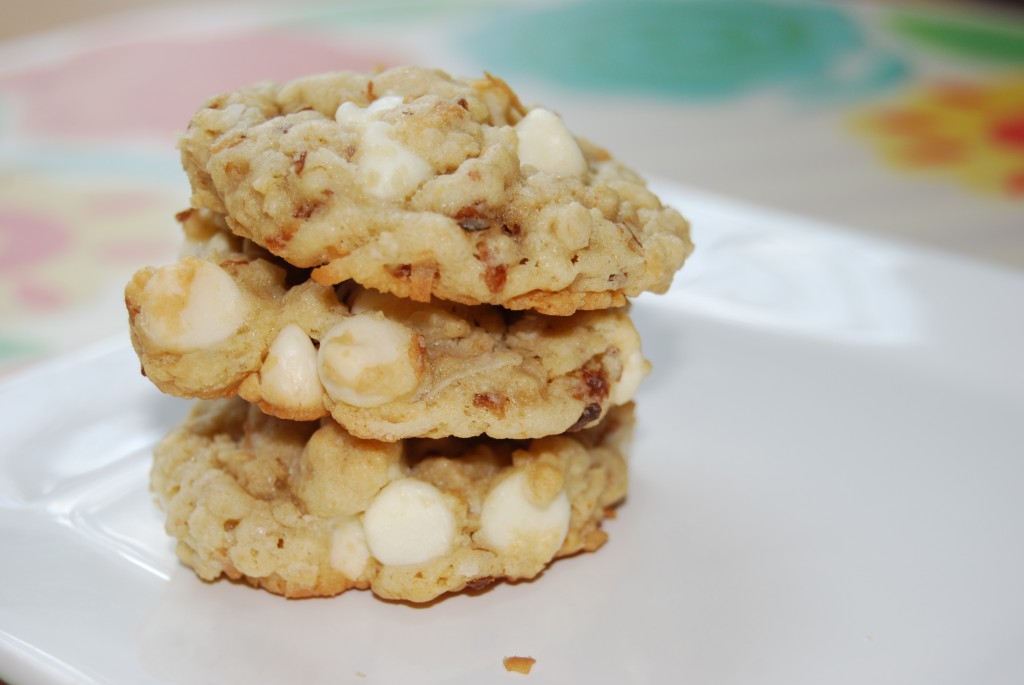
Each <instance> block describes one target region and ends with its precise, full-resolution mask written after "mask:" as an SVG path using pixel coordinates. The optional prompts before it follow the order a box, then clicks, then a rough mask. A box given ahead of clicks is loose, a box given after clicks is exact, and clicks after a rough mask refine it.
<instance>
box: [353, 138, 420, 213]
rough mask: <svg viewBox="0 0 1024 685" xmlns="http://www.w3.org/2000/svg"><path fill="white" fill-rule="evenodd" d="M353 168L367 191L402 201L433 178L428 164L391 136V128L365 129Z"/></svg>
mask: <svg viewBox="0 0 1024 685" xmlns="http://www.w3.org/2000/svg"><path fill="white" fill-rule="evenodd" d="M356 165H357V166H358V167H359V174H360V176H361V177H362V179H361V180H362V184H363V187H364V188H366V190H367V192H369V193H372V194H373V195H376V196H377V197H379V198H383V199H392V198H404V197H407V196H409V195H410V194H412V192H413V191H414V190H416V189H417V188H419V187H420V186H421V185H422V184H423V183H424V182H425V181H426V180H427V179H429V178H430V177H431V176H433V175H434V169H433V167H431V166H430V163H429V162H428V161H427V160H425V159H423V158H422V157H420V156H419V155H417V154H416V153H415V152H413V151H412V150H410V149H409V148H407V147H406V146H404V145H402V144H401V143H399V142H398V141H396V140H394V139H393V138H392V137H391V125H390V124H386V123H384V122H383V121H372V122H370V123H369V124H367V126H366V131H365V133H364V134H363V141H362V145H361V146H360V148H359V152H358V153H357V154H356Z"/></svg>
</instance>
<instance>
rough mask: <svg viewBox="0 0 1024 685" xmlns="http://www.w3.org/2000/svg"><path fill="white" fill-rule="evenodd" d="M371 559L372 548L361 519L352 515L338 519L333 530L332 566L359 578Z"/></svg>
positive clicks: (350, 576)
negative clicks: (368, 545)
mask: <svg viewBox="0 0 1024 685" xmlns="http://www.w3.org/2000/svg"><path fill="white" fill-rule="evenodd" d="M369 560H370V548H369V547H367V545H366V533H365V531H363V526H362V525H361V524H360V523H359V520H358V519H356V518H354V517H350V516H346V517H343V518H340V519H338V520H337V521H336V522H335V523H334V527H333V529H332V530H331V566H332V567H333V568H335V569H337V570H338V571H341V572H342V573H344V574H345V577H347V578H349V579H351V580H357V579H358V578H359V576H361V575H362V574H363V569H365V568H366V562H367V561H369Z"/></svg>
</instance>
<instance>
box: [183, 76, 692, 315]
mask: <svg viewBox="0 0 1024 685" xmlns="http://www.w3.org/2000/svg"><path fill="white" fill-rule="evenodd" d="M180 147H181V151H182V160H183V163H184V167H185V170H186V171H187V173H188V176H189V179H190V181H191V184H192V190H193V193H192V202H193V205H194V206H195V207H196V208H199V209H207V210H210V211H212V212H215V213H217V214H219V215H223V216H224V217H225V219H226V221H227V225H228V227H229V228H230V229H231V231H232V232H233V233H235V234H236V235H238V236H241V237H244V238H248V239H249V240H252V241H253V242H255V243H256V244H258V245H260V246H262V247H264V248H265V249H267V250H268V251H270V252H271V253H273V254H274V255H277V256H278V257H281V258H282V259H284V260H285V261H287V262H288V263H289V264H292V265H294V266H298V267H303V268H313V269H314V270H313V272H312V276H313V278H314V279H315V280H316V281H317V282H319V283H322V284H325V285H332V284H336V283H340V282H342V281H345V280H349V279H351V280H354V281H355V282H357V283H359V284H361V285H363V286H366V287H370V288H374V289H376V290H380V291H382V292H386V293H391V294H393V295H396V296H398V297H402V298H409V299H412V300H415V301H419V302H427V301H429V300H430V298H431V297H432V296H433V297H436V298H440V299H442V300H448V301H451V302H459V303H462V304H469V305H475V304H491V305H500V306H501V307H504V308H508V309H517V310H518V309H533V310H536V311H538V312H540V313H543V314H553V315H569V314H572V313H573V312H575V311H576V310H579V309H587V310H590V309H604V308H608V307H616V306H621V305H624V304H625V303H626V298H627V297H631V296H636V295H639V294H640V293H642V292H645V291H652V292H664V291H665V290H666V289H667V288H668V286H669V284H670V282H671V280H672V276H673V274H674V273H675V271H676V270H677V269H678V268H679V267H680V266H681V265H682V263H683V261H684V260H685V259H686V257H687V256H688V255H689V253H690V252H691V250H692V244H691V243H690V239H689V226H688V224H687V222H686V221H685V220H684V219H683V218H682V217H681V216H680V215H679V214H678V213H677V212H676V211H675V210H673V209H671V208H667V207H664V206H663V205H662V204H661V202H660V201H659V200H658V198H657V197H655V196H654V195H653V194H652V193H651V192H650V191H649V190H647V188H646V187H645V185H644V182H643V181H642V180H641V179H640V178H639V177H638V176H637V175H636V174H634V173H633V172H632V171H630V170H628V169H626V168H625V167H624V166H623V165H621V164H619V163H618V162H616V161H615V160H614V159H612V158H611V156H610V155H609V154H608V153H607V152H606V151H605V150H603V149H600V148H598V147H595V146H593V145H591V144H589V143H587V142H586V141H583V140H580V139H577V138H575V137H574V136H573V135H572V134H571V133H570V132H569V131H568V130H567V128H566V127H565V125H564V124H563V122H562V120H561V119H560V118H559V117H558V116H557V115H556V114H554V113H552V112H550V111H548V110H545V109H541V108H534V109H529V110H528V109H527V108H526V107H524V106H523V105H522V104H521V103H520V102H519V100H518V98H517V97H516V95H515V94H514V93H513V92H512V91H511V90H510V89H509V87H508V86H507V85H506V84H505V83H504V82H503V81H501V80H499V79H497V78H494V77H491V76H488V77H487V78H484V79H481V80H475V81H462V80H456V79H453V78H451V77H450V76H448V75H447V74H444V73H443V72H440V71H436V70H429V69H423V68H411V67H406V68H398V69H392V70H390V71H385V72H383V73H379V74H376V75H373V76H367V75H362V74H354V73H344V72H342V73H332V74H324V75H319V76H313V77H308V78H303V79H299V80H296V81H293V82H291V83H288V84H285V85H276V84H263V85H259V86H254V87H251V88H245V89H241V90H238V91H234V92H231V93H227V94H225V95H222V96H220V97H217V98H215V99H213V100H211V101H209V102H208V103H207V104H206V105H205V106H204V107H203V108H202V109H201V110H200V111H199V112H198V113H197V114H196V115H195V116H194V117H193V119H192V122H191V124H190V126H189V128H188V131H187V132H186V134H185V135H184V137H183V139H182V141H181V145H180Z"/></svg>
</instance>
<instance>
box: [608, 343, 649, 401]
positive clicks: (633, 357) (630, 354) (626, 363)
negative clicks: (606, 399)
mask: <svg viewBox="0 0 1024 685" xmlns="http://www.w3.org/2000/svg"><path fill="white" fill-rule="evenodd" d="M615 343H616V345H617V346H618V348H619V353H620V354H621V355H622V374H621V375H620V376H619V379H618V381H616V382H615V383H614V384H613V385H612V391H611V397H610V399H611V401H612V403H613V404H617V405H618V404H625V403H626V402H629V401H630V400H631V399H633V397H634V396H635V395H636V392H637V390H638V389H639V388H640V383H641V381H643V379H644V378H645V377H646V376H647V374H648V373H650V371H651V363H650V362H649V361H647V359H645V358H644V355H643V352H641V350H640V335H639V334H638V333H637V332H636V330H635V329H634V330H632V331H629V330H621V331H617V332H616V339H615Z"/></svg>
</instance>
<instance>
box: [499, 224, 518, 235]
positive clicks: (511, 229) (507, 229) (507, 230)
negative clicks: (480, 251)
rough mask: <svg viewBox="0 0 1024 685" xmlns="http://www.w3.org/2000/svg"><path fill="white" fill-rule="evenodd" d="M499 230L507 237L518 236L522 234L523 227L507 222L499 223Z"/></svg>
mask: <svg viewBox="0 0 1024 685" xmlns="http://www.w3.org/2000/svg"><path fill="white" fill-rule="evenodd" d="M501 232H502V233H504V234H505V235H507V236H508V237H509V238H518V237H519V236H521V235H522V234H523V229H522V227H521V226H520V225H519V224H512V225H511V226H509V225H508V224H502V225H501Z"/></svg>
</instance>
